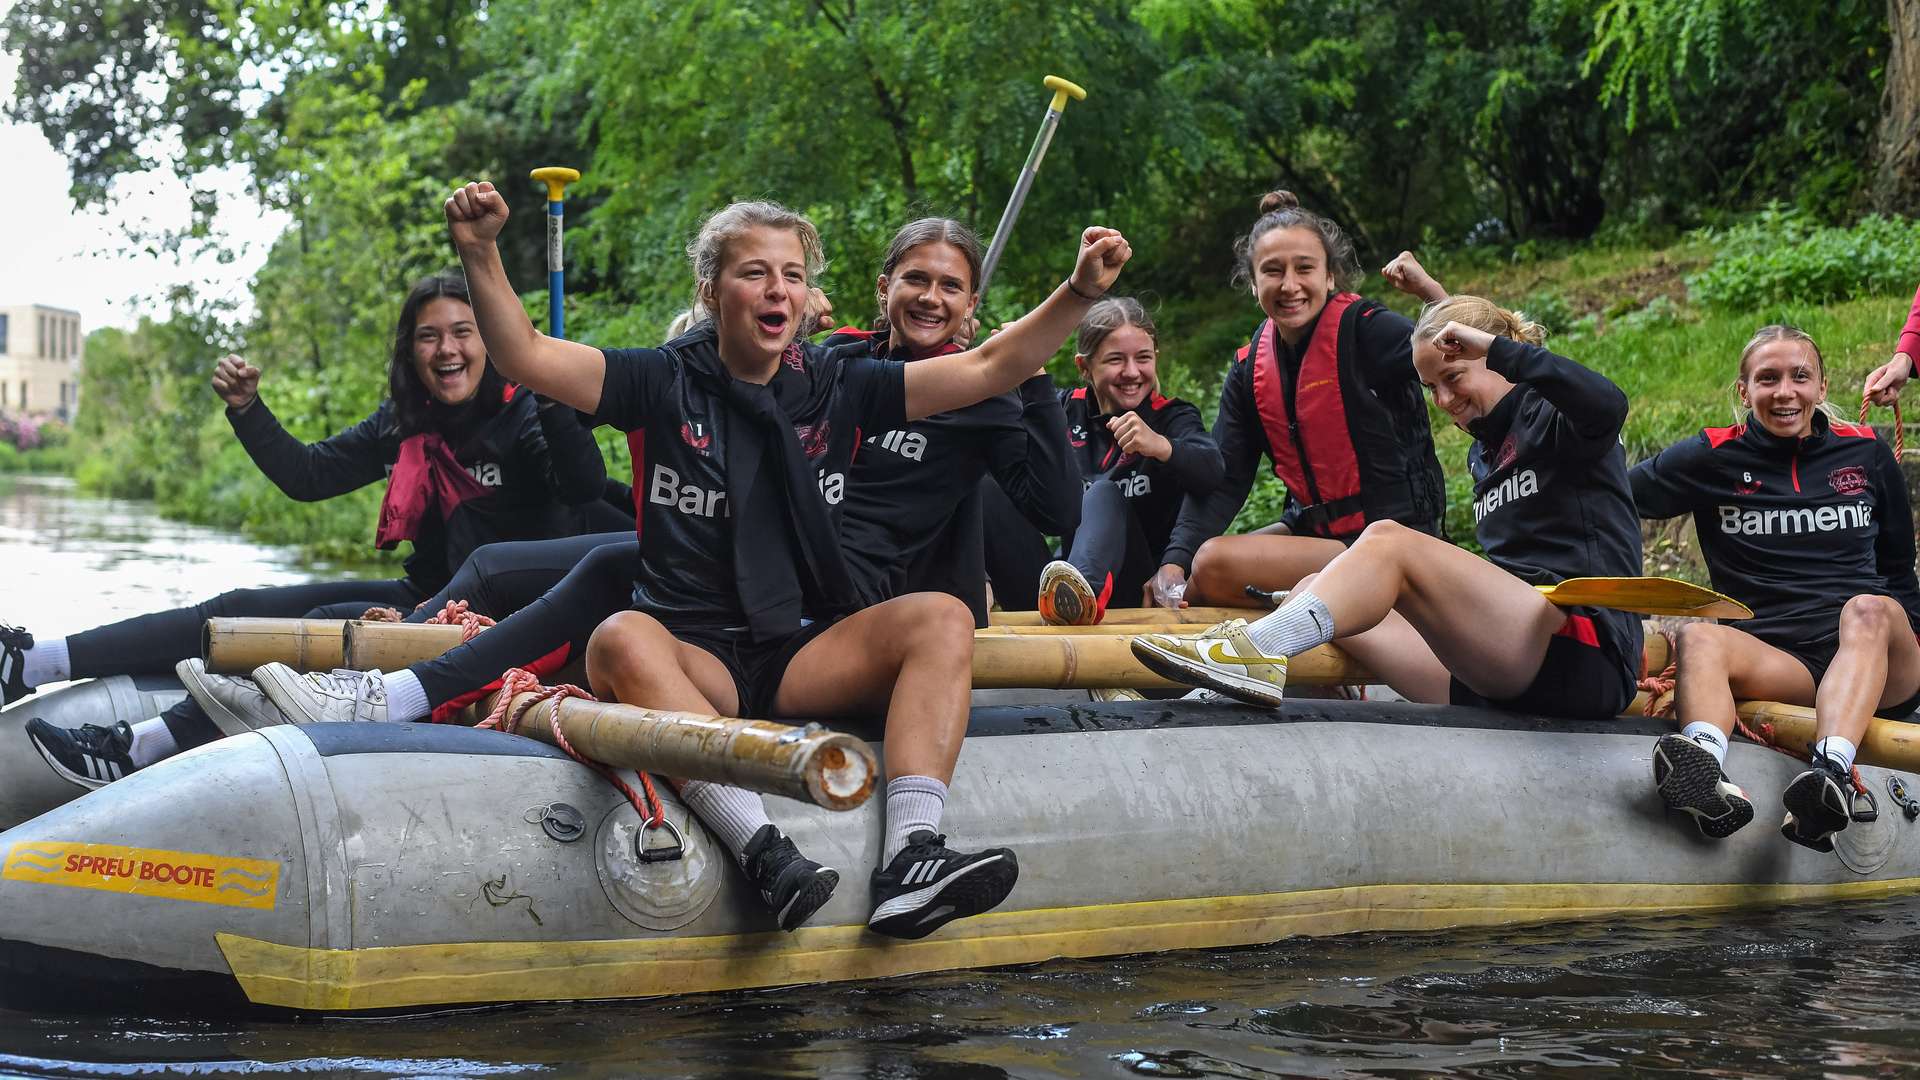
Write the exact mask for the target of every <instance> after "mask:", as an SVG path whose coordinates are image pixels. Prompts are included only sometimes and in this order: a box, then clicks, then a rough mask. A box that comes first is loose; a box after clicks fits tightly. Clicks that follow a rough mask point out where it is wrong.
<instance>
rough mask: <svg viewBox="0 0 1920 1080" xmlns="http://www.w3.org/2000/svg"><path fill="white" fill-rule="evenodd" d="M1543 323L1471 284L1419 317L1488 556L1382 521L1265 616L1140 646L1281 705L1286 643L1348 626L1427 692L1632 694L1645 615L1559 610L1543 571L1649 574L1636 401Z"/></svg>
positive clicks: (1339, 636) (1460, 700)
mask: <svg viewBox="0 0 1920 1080" xmlns="http://www.w3.org/2000/svg"><path fill="white" fill-rule="evenodd" d="M1544 336H1545V335H1544V333H1543V332H1542V330H1541V328H1540V327H1539V326H1538V325H1536V324H1534V323H1531V322H1527V321H1526V320H1525V319H1524V318H1522V317H1521V316H1520V315H1518V314H1516V313H1514V312H1511V311H1507V310H1505V309H1503V308H1501V307H1499V306H1498V305H1495V304H1492V303H1490V302H1488V301H1486V300H1483V299H1480V298H1479V297H1473V296H1454V297H1450V298H1448V299H1446V300H1443V301H1440V302H1439V303H1437V304H1434V305H1432V306H1430V307H1428V308H1427V310H1426V311H1425V312H1424V313H1423V314H1422V315H1421V317H1420V321H1419V322H1418V323H1417V324H1415V326H1414V330H1413V364H1414V367H1415V368H1416V369H1417V370H1418V372H1419V376H1420V382H1421V383H1422V384H1423V385H1424V386H1425V387H1426V388H1427V391H1428V392H1429V393H1430V394H1431V395H1432V397H1433V403H1434V404H1435V405H1436V406H1437V407H1439V408H1440V409H1441V410H1442V411H1444V412H1446V413H1447V414H1448V415H1449V416H1451V417H1452V418H1453V422H1454V423H1455V424H1457V425H1459V426H1460V427H1461V428H1462V429H1464V430H1465V431H1467V432H1468V433H1469V434H1470V435H1472V436H1473V438H1474V443H1473V447H1472V449H1471V450H1470V451H1469V453H1468V457H1467V464H1468V467H1469V469H1471V470H1472V473H1473V478H1474V504H1473V507H1474V518H1475V533H1476V535H1477V536H1478V537H1479V540H1480V545H1481V547H1482V548H1483V549H1484V550H1485V551H1486V557H1485V558H1481V557H1480V556H1477V555H1473V554H1471V553H1469V552H1466V551H1463V550H1461V549H1460V548H1456V547H1454V546H1453V545H1452V544H1449V543H1447V542H1446V541H1444V540H1440V539H1438V538H1436V537H1433V536H1429V535H1427V534H1425V533H1422V532H1418V531H1416V530H1414V529H1410V528H1408V527H1406V526H1404V525H1401V524H1399V523H1397V522H1393V521H1376V522H1374V523H1373V524H1371V525H1368V526H1367V527H1366V529H1365V530H1364V531H1363V532H1362V533H1361V534H1360V538H1359V539H1358V540H1356V541H1355V542H1354V544H1353V546H1352V547H1350V548H1348V549H1347V550H1346V551H1344V552H1342V553H1341V554H1340V555H1338V556H1336V557H1335V558H1334V559H1333V561H1331V562H1330V563H1328V564H1327V568H1326V569H1325V570H1324V571H1322V572H1321V573H1319V574H1318V575H1315V576H1312V577H1309V578H1307V579H1304V580H1303V581H1302V582H1301V585H1300V587H1298V588H1296V589H1295V590H1293V594H1292V596H1291V597H1289V598H1288V601H1287V603H1286V605H1285V606H1283V607H1282V608H1280V609H1279V610H1278V611H1275V612H1273V613H1272V614H1270V615H1267V616H1266V617H1264V618H1262V619H1260V620H1259V621H1258V622H1255V623H1253V624H1251V625H1248V624H1246V623H1244V622H1242V621H1241V620H1238V619H1235V620H1232V621H1230V622H1226V623H1222V624H1220V625H1218V626H1215V627H1212V628H1210V629H1208V630H1207V631H1205V632H1204V633H1201V634H1198V635H1194V636H1191V637H1182V636H1171V635H1158V634H1155V635H1147V636H1143V637H1139V638H1135V639H1134V642H1133V651H1134V654H1135V655H1137V656H1138V657H1139V658H1140V660H1141V661H1142V662H1143V663H1145V664H1146V665H1147V666H1148V667H1150V668H1152V669H1153V670H1155V671H1157V672H1159V673H1160V674H1162V675H1164V676H1166V677H1168V678H1171V679H1176V680H1179V681H1181V682H1184V683H1188V684H1190V685H1193V686H1204V687H1208V688H1211V689H1213V690H1216V691H1219V692H1221V693H1225V694H1229V695H1232V696H1233V697H1236V698H1239V699H1241V700H1243V701H1248V702H1253V703H1256V704H1263V705H1278V704H1279V703H1280V698H1281V692H1282V688H1283V686H1284V685H1285V681H1286V667H1287V657H1288V656H1290V655H1294V654H1297V653H1300V652H1304V651H1305V650H1307V649H1311V648H1313V647H1315V646H1317V645H1321V644H1324V643H1326V642H1329V641H1335V640H1337V641H1339V643H1340V645H1341V646H1342V647H1343V648H1345V649H1348V650H1349V651H1351V652H1352V653H1354V654H1355V655H1356V656H1357V657H1358V658H1359V659H1360V660H1361V661H1362V662H1363V663H1365V664H1366V665H1367V666H1368V667H1369V668H1370V669H1371V670H1372V671H1374V672H1376V673H1377V674H1379V675H1380V676H1381V677H1382V678H1383V679H1385V681H1386V682H1387V683H1388V684H1390V685H1391V686H1392V687H1393V688H1394V689H1395V690H1397V691H1399V692H1400V693H1401V694H1403V695H1405V696H1406V697H1408V698H1410V699H1412V700H1415V701H1424V702H1431V703H1436V704H1438V703H1448V702H1451V703H1454V704H1472V705H1482V706H1490V707H1494V708H1500V709H1508V710H1512V711H1516V712H1528V713H1538V714H1542V715H1549V716H1563V717H1568V718H1590V717H1606V716H1613V715H1615V714H1617V713H1618V712H1619V711H1620V710H1621V709H1622V708H1624V707H1625V706H1626V704H1627V703H1628V702H1629V701H1631V700H1632V698H1633V692H1634V680H1635V676H1636V675H1637V674H1638V671H1639V664H1640V649H1641V631H1640V620H1639V617H1638V616H1635V615H1629V614H1626V613H1624V612H1617V611H1603V610H1596V609H1586V608H1559V607H1555V606H1554V605H1552V604H1550V603H1548V602H1547V600H1546V599H1545V598H1544V597H1542V596H1541V595H1540V593H1539V592H1538V591H1537V590H1536V589H1535V588H1534V586H1535V585H1547V584H1553V583H1556V582H1559V581H1562V580H1565V579H1567V578H1573V577H1587V576H1630V575H1637V574H1639V573H1640V530H1639V523H1638V521H1637V520H1636V518H1635V514H1634V508H1633V500H1632V497H1631V496H1630V495H1629V494H1628V490H1627V472H1626V461H1625V457H1624V454H1623V452H1622V449H1621V446H1620V426H1621V424H1622V423H1623V422H1624V421H1625V420H1626V416H1627V398H1626V395H1625V394H1622V393H1621V392H1620V389H1619V388H1618V387H1616V386H1614V385H1613V383H1611V382H1609V381H1608V380H1607V379H1606V378H1605V377H1604V376H1602V375H1599V374H1598V373H1596V372H1593V371H1590V370H1588V369H1587V368H1584V367H1582V366H1580V365H1579V364H1577V363H1575V362H1573V361H1572V360H1568V359H1566V358H1565V357H1562V356H1556V355H1555V354H1553V353H1551V352H1549V351H1547V350H1546V349H1545V348H1543V347H1541V344H1540V342H1541V341H1542V340H1543V338H1544Z"/></svg>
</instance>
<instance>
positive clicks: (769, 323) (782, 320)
mask: <svg viewBox="0 0 1920 1080" xmlns="http://www.w3.org/2000/svg"><path fill="white" fill-rule="evenodd" d="M757 318H758V319H759V321H760V329H762V330H764V331H766V332H767V333H769V334H780V333H784V332H785V331H786V329H787V313H786V312H784V311H769V312H763V313H762V314H760V315H759V316H757Z"/></svg>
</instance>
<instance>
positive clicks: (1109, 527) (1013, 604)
mask: <svg viewBox="0 0 1920 1080" xmlns="http://www.w3.org/2000/svg"><path fill="white" fill-rule="evenodd" d="M986 486H991V487H992V489H993V490H992V492H991V493H987V492H984V490H983V497H982V501H983V503H984V505H985V511H986V535H987V576H988V577H991V578H992V579H993V598H994V600H995V601H996V602H998V603H999V605H1000V606H1001V607H1002V608H1005V609H1006V610H1008V611H1032V610H1033V609H1034V604H1035V601H1036V599H1037V598H1038V596H1039V593H1040V571H1041V570H1042V569H1044V568H1045V566H1046V563H1047V562H1048V560H1050V559H1052V558H1053V556H1052V554H1051V553H1050V552H1048V551H1047V543H1046V538H1045V537H1043V536H1041V535H1040V530H1038V529H1036V528H1034V527H1033V526H1032V525H1031V524H1030V523H1029V522H1028V521H1027V519H1026V518H1024V517H1022V516H1020V512H1019V511H1018V510H1016V509H1014V506H1013V502H1012V501H1011V500H1009V499H1008V498H1007V497H1006V496H1005V495H1004V494H1000V493H999V491H1000V489H999V485H997V484H994V485H983V489H984V487H986ZM996 495H997V496H998V498H997V499H996V498H995V496H996ZM996 549H997V552H998V554H997V555H996ZM1157 554H1158V553H1157V552H1155V551H1154V550H1153V547H1152V545H1151V544H1149V543H1148V542H1147V535H1146V531H1145V530H1144V529H1142V528H1141V527H1140V519H1139V518H1138V517H1136V516H1134V513H1133V508H1132V507H1130V506H1128V505H1127V498H1126V496H1124V495H1122V494H1120V489H1119V487H1117V486H1115V484H1114V483H1113V481H1111V480H1095V481H1094V482H1093V483H1092V484H1089V485H1088V486H1087V490H1086V493H1085V494H1084V495H1082V496H1081V498H1080V527H1079V528H1078V529H1075V530H1074V532H1073V536H1072V537H1071V544H1070V546H1069V547H1068V549H1067V553H1066V556H1065V558H1066V560H1067V561H1068V562H1070V563H1072V564H1073V566H1074V569H1076V570H1078V571H1080V572H1081V573H1082V574H1084V575H1086V578H1087V582H1088V583H1089V584H1091V585H1092V586H1093V588H1094V591H1095V592H1096V593H1097V592H1099V591H1100V590H1101V589H1102V588H1103V587H1105V584H1106V580H1107V575H1108V574H1112V575H1113V594H1112V598H1111V599H1110V600H1109V601H1108V604H1109V606H1111V607H1123V608H1124V607H1138V606H1140V604H1141V589H1142V588H1144V587H1145V585H1146V583H1147V580H1148V579H1149V578H1151V577H1153V574H1154V571H1156V570H1158V569H1159V567H1158V566H1156V565H1155V562H1154V560H1155V557H1156V555H1157ZM1003 575H1004V576H1003Z"/></svg>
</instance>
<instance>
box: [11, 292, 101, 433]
mask: <svg viewBox="0 0 1920 1080" xmlns="http://www.w3.org/2000/svg"><path fill="white" fill-rule="evenodd" d="M85 347H86V338H85V336H84V335H83V334H82V333H81V331H80V313H79V312H77V311H69V310H67V309H66V308H57V307H47V306H46V305H44V304H16V305H13V306H11V307H0V413H3V414H5V415H8V416H57V417H59V418H60V419H62V420H67V419H71V418H72V416H73V410H74V408H75V407H76V406H78V405H79V403H80V363H81V360H82V354H83V353H84V352H85Z"/></svg>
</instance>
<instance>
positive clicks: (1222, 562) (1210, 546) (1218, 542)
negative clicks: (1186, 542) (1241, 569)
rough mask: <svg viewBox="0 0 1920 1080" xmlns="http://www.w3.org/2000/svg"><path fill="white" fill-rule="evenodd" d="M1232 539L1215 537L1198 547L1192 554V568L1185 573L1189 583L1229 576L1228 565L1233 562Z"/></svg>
mask: <svg viewBox="0 0 1920 1080" xmlns="http://www.w3.org/2000/svg"><path fill="white" fill-rule="evenodd" d="M1232 541H1233V538H1232V537H1228V536H1216V537H1214V538H1213V539H1211V540H1209V541H1207V542H1206V543H1204V544H1201V545H1200V550H1199V551H1196V552H1194V553H1193V567H1192V569H1190V570H1188V571H1187V579H1188V580H1189V581H1208V582H1211V581H1213V580H1214V579H1216V578H1220V577H1224V576H1227V575H1228V574H1229V571H1228V569H1227V567H1228V565H1229V564H1230V563H1231V562H1232V560H1233V542H1232Z"/></svg>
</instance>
